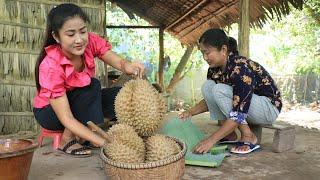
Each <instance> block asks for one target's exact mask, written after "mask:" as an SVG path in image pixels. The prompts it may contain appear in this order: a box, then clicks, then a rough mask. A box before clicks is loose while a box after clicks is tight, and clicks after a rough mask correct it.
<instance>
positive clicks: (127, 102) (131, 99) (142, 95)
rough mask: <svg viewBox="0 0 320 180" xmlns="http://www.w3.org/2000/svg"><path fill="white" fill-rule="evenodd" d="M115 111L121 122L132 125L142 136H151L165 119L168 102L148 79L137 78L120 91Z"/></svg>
mask: <svg viewBox="0 0 320 180" xmlns="http://www.w3.org/2000/svg"><path fill="white" fill-rule="evenodd" d="M115 112H116V116H117V119H118V122H119V123H122V124H128V125H130V126H132V127H133V128H134V129H135V130H136V132H137V133H138V134H139V135H140V136H151V135H152V134H154V132H155V131H156V130H157V129H158V127H159V125H160V123H161V121H162V120H163V117H164V114H165V113H166V104H165V101H164V98H163V96H162V94H160V93H158V92H157V91H156V89H155V88H154V87H153V86H152V85H151V84H149V82H148V81H147V80H143V79H135V80H130V81H128V82H127V83H125V84H124V86H123V87H122V89H121V90H120V92H119V93H118V95H117V97H116V100H115Z"/></svg>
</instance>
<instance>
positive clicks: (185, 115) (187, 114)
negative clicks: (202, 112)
mask: <svg viewBox="0 0 320 180" xmlns="http://www.w3.org/2000/svg"><path fill="white" fill-rule="evenodd" d="M191 117H192V114H191V112H190V110H187V111H183V112H181V113H180V114H179V118H180V119H181V120H183V121H185V120H187V119H188V118H191Z"/></svg>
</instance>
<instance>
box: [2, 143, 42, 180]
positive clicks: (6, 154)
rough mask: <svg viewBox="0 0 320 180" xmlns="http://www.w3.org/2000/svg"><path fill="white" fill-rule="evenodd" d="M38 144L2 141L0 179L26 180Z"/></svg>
mask: <svg viewBox="0 0 320 180" xmlns="http://www.w3.org/2000/svg"><path fill="white" fill-rule="evenodd" d="M37 147H38V143H36V142H34V141H33V140H28V139H0V179H6V180H26V179H28V174H29V170H30V165H31V162H32V157H33V152H34V150H35V149H36V148H37Z"/></svg>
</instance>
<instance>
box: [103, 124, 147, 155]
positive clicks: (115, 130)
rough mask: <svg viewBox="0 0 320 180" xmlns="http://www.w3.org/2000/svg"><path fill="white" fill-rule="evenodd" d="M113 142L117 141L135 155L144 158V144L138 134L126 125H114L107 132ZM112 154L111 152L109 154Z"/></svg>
mask: <svg viewBox="0 0 320 180" xmlns="http://www.w3.org/2000/svg"><path fill="white" fill-rule="evenodd" d="M107 134H108V135H109V136H110V137H111V139H112V140H113V141H117V142H118V143H120V144H123V145H125V146H127V147H129V148H130V149H133V150H135V151H137V153H138V154H137V155H138V156H139V157H141V158H143V159H144V158H145V153H146V150H145V144H144V142H143V139H142V138H141V137H139V135H138V133H137V132H136V131H135V130H134V129H133V128H132V127H131V126H129V125H127V124H115V125H113V126H112V127H111V128H110V129H109V130H108V132H107ZM111 153H112V152H111Z"/></svg>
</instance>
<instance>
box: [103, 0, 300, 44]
mask: <svg viewBox="0 0 320 180" xmlns="http://www.w3.org/2000/svg"><path fill="white" fill-rule="evenodd" d="M109 1H111V2H113V3H116V4H117V5H118V6H119V7H121V8H122V9H123V10H124V11H125V12H127V13H128V12H129V13H134V14H136V15H138V16H140V17H141V18H143V19H145V20H146V21H148V22H149V23H150V24H152V25H155V26H161V27H163V28H164V29H165V31H167V32H169V33H170V34H172V35H173V36H175V37H176V38H178V39H179V40H180V41H181V42H182V43H184V44H191V43H194V42H196V41H197V39H198V38H199V37H200V36H201V34H202V33H203V32H204V31H205V30H207V29H208V28H210V27H225V26H227V25H230V24H232V23H235V22H238V17H239V8H238V4H239V0H130V1H128V0H109ZM289 4H292V5H293V7H295V8H299V9H301V8H302V5H303V0H250V23H251V26H255V27H262V25H263V24H264V23H265V22H266V20H267V19H273V18H278V19H281V17H282V16H283V15H287V14H289V11H290V6H289Z"/></svg>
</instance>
